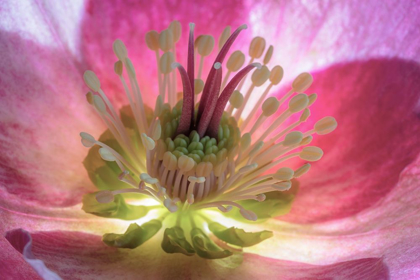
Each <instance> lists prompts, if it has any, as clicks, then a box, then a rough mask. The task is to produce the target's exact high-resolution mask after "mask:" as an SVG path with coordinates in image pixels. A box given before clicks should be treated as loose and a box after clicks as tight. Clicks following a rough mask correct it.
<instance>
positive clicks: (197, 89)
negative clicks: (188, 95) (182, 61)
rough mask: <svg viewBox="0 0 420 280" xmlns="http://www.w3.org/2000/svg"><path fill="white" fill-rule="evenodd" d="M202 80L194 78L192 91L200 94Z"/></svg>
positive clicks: (202, 85)
mask: <svg viewBox="0 0 420 280" xmlns="http://www.w3.org/2000/svg"><path fill="white" fill-rule="evenodd" d="M203 88H204V82H203V80H202V79H195V80H194V93H195V94H200V93H201V92H202V91H203Z"/></svg>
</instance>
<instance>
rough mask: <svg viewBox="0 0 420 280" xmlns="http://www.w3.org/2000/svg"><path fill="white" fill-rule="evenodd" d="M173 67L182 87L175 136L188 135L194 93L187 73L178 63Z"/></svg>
mask: <svg viewBox="0 0 420 280" xmlns="http://www.w3.org/2000/svg"><path fill="white" fill-rule="evenodd" d="M173 66H175V67H177V68H178V71H179V74H180V75H181V80H182V87H183V91H184V94H183V100H184V101H183V103H182V114H181V118H180V120H179V125H178V128H177V130H176V134H177V135H178V134H184V135H188V134H189V132H190V127H191V120H192V117H191V112H192V110H191V108H194V93H193V91H192V89H191V82H190V79H189V78H188V74H187V71H185V69H184V67H182V65H181V64H179V63H174V64H173Z"/></svg>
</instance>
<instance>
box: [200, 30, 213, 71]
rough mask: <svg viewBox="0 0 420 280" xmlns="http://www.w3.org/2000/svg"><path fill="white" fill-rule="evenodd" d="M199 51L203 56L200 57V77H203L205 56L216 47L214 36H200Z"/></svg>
mask: <svg viewBox="0 0 420 280" xmlns="http://www.w3.org/2000/svg"><path fill="white" fill-rule="evenodd" d="M197 41H198V42H197V45H196V47H197V52H198V54H199V55H200V56H201V58H200V66H199V68H198V74H197V77H198V79H201V72H202V70H203V64H204V58H205V57H206V56H208V55H210V53H211V52H212V51H213V48H214V38H213V36H210V35H202V36H200V40H197Z"/></svg>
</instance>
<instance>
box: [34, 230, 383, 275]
mask: <svg viewBox="0 0 420 280" xmlns="http://www.w3.org/2000/svg"><path fill="white" fill-rule="evenodd" d="M32 237H33V240H34V242H33V252H34V255H35V256H36V257H37V258H40V259H42V260H43V261H44V262H45V263H46V264H47V266H48V267H50V268H51V269H52V270H54V271H56V272H57V273H58V274H59V275H60V276H61V277H63V278H69V277H71V278H72V279H98V278H100V279H113V278H118V277H119V276H121V275H124V278H125V279H138V278H139V277H141V278H145V279H168V278H171V279H226V278H229V279H244V278H245V279H248V278H252V279H278V277H281V279H309V278H311V279H313V278H322V279H327V278H332V277H334V279H349V277H352V278H353V279H362V278H363V279H387V275H388V272H387V268H386V266H385V265H384V263H383V262H382V260H381V259H380V258H370V259H358V260H352V261H348V262H343V263H335V264H332V265H327V266H315V265H309V264H303V263H292V262H288V261H279V260H275V259H270V258H264V257H260V256H258V255H252V254H245V255H244V256H243V262H242V264H241V265H239V266H238V264H239V263H240V262H241V261H242V260H241V257H237V256H235V257H236V259H235V260H232V261H231V262H233V263H231V264H230V263H229V260H227V261H226V260H216V261H208V260H203V259H201V258H199V257H196V256H194V257H186V256H183V255H179V254H166V253H164V252H163V251H162V250H161V248H160V239H159V238H160V237H155V238H153V239H152V240H150V241H149V242H147V243H145V244H143V245H142V246H141V247H140V248H137V249H134V250H124V249H121V250H118V249H115V248H110V247H106V246H105V245H104V244H103V243H102V242H101V241H100V237H99V236H95V235H89V234H84V233H78V232H38V233H33V234H32ZM235 262H236V263H235Z"/></svg>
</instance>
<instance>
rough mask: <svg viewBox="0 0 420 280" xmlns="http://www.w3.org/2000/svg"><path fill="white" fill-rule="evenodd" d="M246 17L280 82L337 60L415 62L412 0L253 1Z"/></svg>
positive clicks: (417, 19)
mask: <svg viewBox="0 0 420 280" xmlns="http://www.w3.org/2000/svg"><path fill="white" fill-rule="evenodd" d="M250 18H251V25H253V26H254V28H256V30H257V32H258V34H260V35H262V36H264V37H265V38H272V40H273V42H272V43H273V44H274V46H275V52H274V55H273V60H274V61H277V63H280V64H281V65H283V66H284V68H285V70H286V73H285V76H286V78H291V77H293V76H294V75H296V74H298V73H299V72H301V71H309V70H311V69H317V68H318V69H319V68H323V67H326V66H328V65H330V64H332V63H336V62H340V61H342V62H347V61H352V60H364V59H368V58H372V57H399V58H401V59H406V60H414V61H417V62H418V61H419V58H420V55H419V54H420V44H419V38H420V29H419V28H418V27H419V25H420V7H419V5H418V2H417V1H398V0H386V1H382V2H366V1H334V0H329V1H300V0H295V1H280V2H279V1H259V2H258V3H255V4H254V5H253V9H251V10H250ZM276 49H277V51H276Z"/></svg>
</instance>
